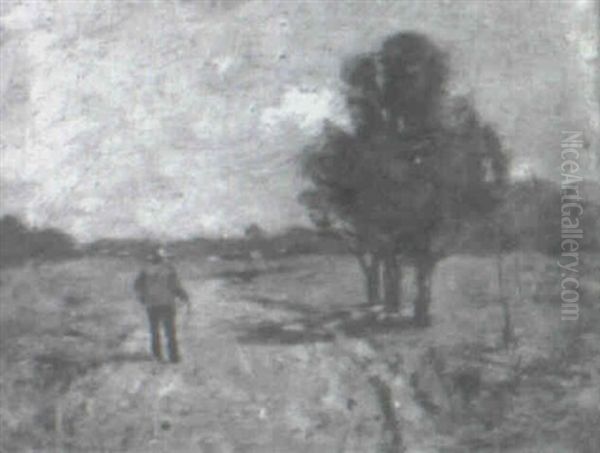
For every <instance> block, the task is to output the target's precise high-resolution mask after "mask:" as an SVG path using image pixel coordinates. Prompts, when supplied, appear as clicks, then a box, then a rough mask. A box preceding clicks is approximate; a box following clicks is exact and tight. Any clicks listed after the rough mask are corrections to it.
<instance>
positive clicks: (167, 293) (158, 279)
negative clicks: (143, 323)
mask: <svg viewBox="0 0 600 453" xmlns="http://www.w3.org/2000/svg"><path fill="white" fill-rule="evenodd" d="M134 288H135V292H136V293H137V296H138V298H139V299H140V302H141V303H142V304H144V305H146V306H147V307H158V306H171V307H174V306H175V299H176V298H180V299H182V300H184V301H187V300H188V294H187V293H186V291H185V290H184V289H183V287H182V286H181V282H180V281H179V278H178V277H177V273H176V272H175V269H174V268H173V266H170V265H169V264H165V263H161V264H152V265H150V266H148V267H147V268H145V269H144V270H143V271H142V272H140V274H139V275H138V277H137V278H136V280H135V284H134Z"/></svg>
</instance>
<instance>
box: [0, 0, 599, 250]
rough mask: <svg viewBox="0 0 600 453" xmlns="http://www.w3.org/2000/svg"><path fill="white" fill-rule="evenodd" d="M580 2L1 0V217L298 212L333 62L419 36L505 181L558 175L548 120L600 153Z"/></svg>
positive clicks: (104, 224) (594, 24)
mask: <svg viewBox="0 0 600 453" xmlns="http://www.w3.org/2000/svg"><path fill="white" fill-rule="evenodd" d="M595 8H596V6H595V4H594V2H593V1H591V0H589V1H586V0H578V1H564V2H561V1H544V0H540V1H517V0H515V1H506V0H502V1H500V0H498V1H491V0H489V1H480V2H478V1H470V0H466V1H447V0H436V1H434V0H430V1H420V0H407V1H397V2H388V1H373V2H371V1H356V2H344V3H342V2H316V1H305V2H301V1H286V2H263V1H231V2H224V1H214V0H213V1H208V0H207V1H205V2H203V1H198V2H192V1H185V0H160V1H149V0H148V1H134V2H126V1H123V2H116V1H101V0H97V1H94V0H89V1H85V2H84V1H75V0H73V1H71V0H54V1H50V0H49V1H46V0H33V1H11V0H4V1H3V2H2V11H1V35H0V42H1V59H2V67H1V70H0V75H1V92H0V96H1V97H0V102H1V104H0V107H1V110H0V111H1V114H2V128H1V131H0V139H1V140H0V145H1V153H2V154H1V162H0V164H1V165H0V212H1V213H2V214H5V213H15V214H18V215H20V216H23V217H24V218H25V219H26V220H27V221H28V222H29V223H30V224H32V225H36V226H55V227H59V228H63V229H65V230H66V231H68V232H69V233H71V234H73V235H75V236H76V237H77V238H78V239H80V240H92V239H95V238H99V237H142V236H152V237H160V238H188V237H193V236H206V235H208V236H215V235H224V234H228V235H229V234H237V233H239V232H241V231H243V229H244V228H245V227H246V226H247V225H248V224H250V223H258V224H260V225H262V226H263V227H264V228H266V229H268V230H271V231H276V230H281V229H284V228H286V227H287V226H290V225H294V224H302V223H306V222H307V220H306V216H305V214H304V212H303V209H302V208H301V207H300V206H299V205H298V203H297V202H296V196H297V194H298V193H299V191H300V190H301V188H302V187H303V184H304V183H303V181H302V179H301V178H300V175H299V171H298V155H299V153H300V151H301V149H302V147H303V145H304V144H305V143H307V141H309V140H310V138H311V137H313V136H314V135H315V134H316V133H317V132H318V131H319V128H320V127H321V125H322V122H323V120H324V119H325V118H331V119H333V120H334V121H336V122H338V123H340V124H347V121H348V119H347V114H346V111H345V107H344V102H343V99H342V97H341V96H340V88H341V87H340V82H339V77H338V75H339V68H340V64H341V62H342V60H343V58H344V57H346V56H349V55H352V54H355V53H359V52H366V51H370V50H373V49H375V48H376V47H377V46H378V45H379V44H380V43H381V41H382V40H383V39H384V38H385V37H386V36H388V35H390V34H392V33H395V32H398V31H406V30H416V31H420V32H424V33H427V34H429V35H430V36H431V38H432V39H433V40H434V41H435V42H437V43H438V44H439V45H440V46H441V47H442V48H444V49H445V50H447V51H448V52H449V55H450V58H451V60H450V61H451V65H452V74H451V81H450V84H449V88H450V90H451V92H452V93H454V94H457V95H465V96H469V97H470V98H471V99H472V100H473V102H474V103H475V105H476V106H477V108H478V110H479V112H480V113H481V116H482V117H483V118H484V119H485V120H487V121H489V122H490V123H491V124H493V125H494V126H495V127H496V129H497V130H498V132H499V134H500V136H501V138H502V140H503V143H504V145H505V147H506V149H507V150H508V152H510V154H511V158H512V164H511V165H512V169H511V172H512V175H513V177H514V178H523V177H527V176H528V175H532V174H535V175H539V176H542V177H545V178H548V179H552V180H555V181H557V182H558V181H560V170H559V163H560V131H561V129H577V130H582V131H584V133H585V135H586V137H587V139H586V140H587V142H588V144H589V148H588V151H587V152H586V153H585V154H584V155H582V167H583V169H584V170H583V171H582V176H585V177H586V178H592V179H597V180H600V165H599V164H598V160H597V155H598V138H597V137H598V136H600V133H599V132H600V126H599V123H600V120H599V114H598V88H597V82H598V80H597V79H595V77H596V75H597V74H596V73H597V68H598V64H599V59H598V44H597V43H598V12H597V11H596V9H595Z"/></svg>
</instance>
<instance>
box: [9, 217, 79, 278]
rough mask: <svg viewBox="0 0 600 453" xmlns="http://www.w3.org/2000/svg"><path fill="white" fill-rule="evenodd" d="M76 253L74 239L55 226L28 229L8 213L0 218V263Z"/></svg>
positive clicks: (16, 262)
mask: <svg viewBox="0 0 600 453" xmlns="http://www.w3.org/2000/svg"><path fill="white" fill-rule="evenodd" d="M77 255H78V248H77V244H76V241H75V239H73V237H71V236H70V235H69V234H67V233H65V232H64V231H61V230H59V229H56V228H42V229H38V228H29V227H27V226H26V225H25V224H24V223H23V222H22V221H21V220H19V219H18V218H17V217H15V216H12V215H5V216H3V217H2V218H1V219H0V266H2V267H5V266H12V265H20V264H23V263H25V262H26V261H27V260H29V259H35V260H42V261H44V260H60V259H67V258H73V257H75V256H77Z"/></svg>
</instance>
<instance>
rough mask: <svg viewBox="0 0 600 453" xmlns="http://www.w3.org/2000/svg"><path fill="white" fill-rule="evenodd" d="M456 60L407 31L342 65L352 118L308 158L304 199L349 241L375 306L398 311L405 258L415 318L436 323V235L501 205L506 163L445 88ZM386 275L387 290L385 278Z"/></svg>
mask: <svg viewBox="0 0 600 453" xmlns="http://www.w3.org/2000/svg"><path fill="white" fill-rule="evenodd" d="M447 72H448V71H447V64H446V56H445V55H444V54H443V53H442V52H441V51H440V49H438V47H437V46H435V45H434V44H433V43H432V42H431V41H430V40H429V39H428V38H427V37H426V36H423V35H421V34H418V33H399V34H396V35H394V36H392V37H390V38H388V39H387V40H385V41H384V43H383V45H382V47H381V49H380V50H379V51H378V52H374V53H370V54H364V55H359V56H357V57H355V58H353V59H351V60H349V61H348V62H347V63H346V64H344V65H343V66H342V72H341V77H342V80H343V81H344V83H345V85H346V101H347V105H348V108H349V111H350V113H351V118H352V125H353V128H352V131H351V132H347V131H344V130H342V129H340V128H337V127H335V126H333V125H332V124H331V123H326V125H325V127H324V130H323V133H322V134H321V137H320V138H319V140H317V141H316V142H315V143H313V144H312V145H311V146H309V147H308V149H307V150H306V153H305V160H304V173H305V175H306V176H307V178H308V179H310V181H311V182H312V188H311V189H309V190H307V191H306V192H304V193H303V194H302V195H301V200H302V201H303V202H304V204H305V205H306V206H307V207H308V209H309V212H311V216H312V217H313V219H315V221H316V223H317V224H321V225H325V226H328V227H332V228H336V229H338V230H339V231H342V232H343V234H344V236H345V237H346V238H347V239H348V241H349V244H350V245H351V248H352V250H353V251H354V252H355V254H356V255H357V257H358V258H359V262H360V263H361V268H362V269H363V271H364V272H365V277H366V282H367V295H368V297H369V300H370V301H376V300H378V297H377V295H378V294H383V299H384V302H385V304H386V306H387V307H388V309H390V310H394V311H395V310H398V309H399V306H400V303H399V289H398V286H399V279H400V275H399V265H398V256H399V255H402V256H404V257H406V258H409V259H410V260H411V261H412V262H413V263H414V264H415V266H416V269H417V287H418V296H417V300H416V302H415V311H414V315H415V319H416V321H417V323H418V324H420V325H427V324H428V323H429V304H430V299H431V295H430V287H431V284H430V282H431V275H432V273H433V270H434V267H435V264H436V262H437V261H438V260H439V259H440V257H441V256H443V255H444V250H443V249H440V248H439V247H437V248H436V237H437V236H438V235H439V234H440V232H442V231H446V230H447V229H448V228H456V227H457V225H459V224H460V223H461V222H464V221H466V220H468V219H469V218H470V217H472V216H481V215H485V213H486V212H488V211H490V210H491V208H493V206H494V205H495V202H496V201H497V199H498V196H497V194H498V193H500V191H501V188H502V187H503V185H504V183H505V180H506V159H505V157H504V154H503V153H502V150H501V146H500V141H499V140H498V137H497V135H496V134H495V132H494V130H493V129H492V128H491V127H490V126H489V125H486V124H484V123H482V122H481V120H480V119H479V117H478V115H477V112H476V111H475V109H474V108H473V106H472V105H471V103H470V102H469V101H468V100H466V99H452V98H449V97H448V96H447V94H446V91H445V88H444V85H445V81H446V76H447ZM380 269H383V272H382V274H383V277H384V278H383V285H381V284H380V282H379V274H380Z"/></svg>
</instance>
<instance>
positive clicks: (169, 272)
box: [134, 248, 189, 363]
mask: <svg viewBox="0 0 600 453" xmlns="http://www.w3.org/2000/svg"><path fill="white" fill-rule="evenodd" d="M134 288H135V292H136V294H137V296H138V298H139V300H140V302H141V303H142V304H143V305H144V306H145V307H146V311H147V312H148V321H149V324H150V335H151V347H152V353H153V354H154V357H155V358H156V359H158V360H162V349H161V338H160V326H161V325H162V326H163V328H164V331H165V335H166V337H167V346H168V352H169V360H170V361H171V362H172V363H177V362H179V360H180V356H179V347H178V345H177V330H176V323H175V302H176V300H177V299H181V300H183V301H185V302H187V303H189V297H188V294H187V292H186V291H185V290H184V289H183V287H182V286H181V282H180V281H179V278H178V277H177V272H176V271H175V268H174V267H173V266H172V265H171V264H169V263H167V262H166V261H165V253H164V250H163V249H161V248H159V249H157V250H155V251H154V252H153V253H152V255H151V256H150V264H149V265H148V266H147V267H146V268H145V269H143V270H142V271H141V272H140V274H139V275H138V277H137V278H136V280H135V284H134Z"/></svg>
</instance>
